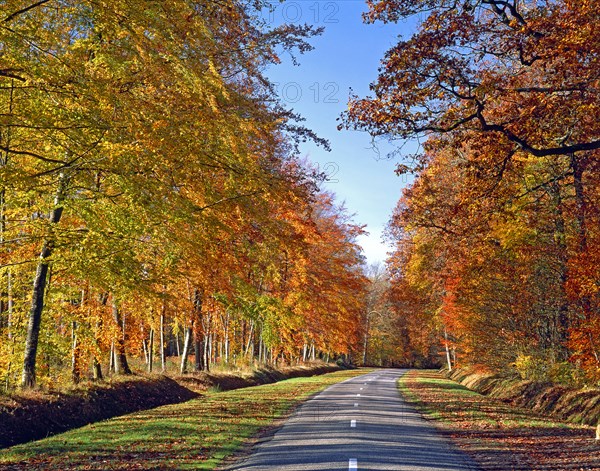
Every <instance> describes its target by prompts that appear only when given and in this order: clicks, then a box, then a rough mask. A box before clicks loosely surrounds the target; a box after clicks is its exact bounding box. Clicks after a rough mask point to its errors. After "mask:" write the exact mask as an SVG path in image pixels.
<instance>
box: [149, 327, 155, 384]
mask: <svg viewBox="0 0 600 471" xmlns="http://www.w3.org/2000/svg"><path fill="white" fill-rule="evenodd" d="M153 367H154V329H153V328H150V339H149V340H148V373H152V368H153Z"/></svg>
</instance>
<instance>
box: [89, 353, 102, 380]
mask: <svg viewBox="0 0 600 471" xmlns="http://www.w3.org/2000/svg"><path fill="white" fill-rule="evenodd" d="M92 377H93V378H94V381H100V380H102V379H103V378H104V376H103V375H102V365H101V364H100V362H99V361H98V358H97V357H96V355H94V357H93V358H92Z"/></svg>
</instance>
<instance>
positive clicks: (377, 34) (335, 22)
mask: <svg viewBox="0 0 600 471" xmlns="http://www.w3.org/2000/svg"><path fill="white" fill-rule="evenodd" d="M273 7H274V11H273V12H272V13H266V12H265V13H264V15H265V18H266V19H268V21H272V22H273V23H274V24H280V23H282V22H287V23H295V24H299V23H309V24H313V25H315V26H324V27H325V32H324V33H323V34H322V35H321V36H319V37H316V38H314V39H313V40H312V41H311V43H312V44H313V45H314V47H315V49H314V50H313V51H311V52H309V53H307V54H305V55H302V56H299V57H298V59H299V61H300V65H299V66H294V65H293V64H292V61H291V60H290V59H289V57H285V56H284V57H282V60H283V63H282V64H281V65H279V66H276V67H273V68H271V69H270V70H269V71H268V75H269V76H270V78H271V79H272V80H273V81H274V82H276V83H277V84H278V94H279V96H280V98H281V99H282V100H283V101H284V102H285V103H286V104H287V105H288V107H291V108H292V109H294V110H295V111H297V112H299V113H300V114H301V115H302V116H304V117H305V118H306V123H305V124H306V126H307V127H309V128H310V129H312V130H314V131H315V132H316V133H317V134H318V135H319V136H320V137H323V138H325V139H328V140H329V141H330V143H331V147H332V150H331V152H327V151H325V150H323V149H321V148H318V147H316V146H315V145H313V144H306V145H304V146H303V147H302V149H301V150H302V153H303V154H305V155H307V156H308V158H309V160H310V161H312V162H314V163H316V164H317V165H318V166H319V168H320V169H321V171H324V172H326V173H327V174H328V175H329V176H330V179H331V181H330V182H328V183H326V184H325V188H326V189H328V190H330V191H332V192H334V193H335V194H336V195H337V199H338V201H339V202H345V206H346V208H347V209H348V212H349V213H350V214H355V217H354V220H355V221H356V222H357V223H360V224H366V225H367V231H368V232H369V233H370V235H369V236H365V237H361V238H360V239H359V242H360V244H361V245H362V246H363V249H364V253H365V255H366V257H367V260H368V262H369V263H375V262H378V261H380V262H382V261H384V260H385V258H386V252H387V251H388V250H389V249H388V248H387V247H386V246H385V245H384V243H383V241H382V240H381V234H382V231H383V229H384V228H385V226H386V224H387V221H388V219H389V217H390V215H391V212H392V209H393V208H394V206H395V204H396V202H397V201H398V198H399V197H400V194H401V191H402V188H403V187H404V186H406V183H407V179H406V177H398V176H396V175H395V174H394V168H395V165H396V163H397V162H396V161H390V160H387V159H386V153H387V152H388V151H389V150H390V149H391V147H390V146H389V145H388V144H387V143H385V142H383V143H381V144H380V150H381V155H380V156H378V155H377V153H376V152H375V151H374V150H373V149H372V146H371V138H370V136H369V135H368V134H367V133H363V132H353V131H338V130H337V125H338V124H339V122H338V121H336V118H338V117H339V116H340V114H341V113H342V112H343V111H344V110H345V109H346V108H347V102H348V95H349V90H350V88H352V90H353V91H354V92H355V93H357V94H358V95H359V96H365V95H367V94H368V93H369V84H370V83H371V82H373V81H374V80H375V79H376V77H377V69H378V67H379V65H380V61H381V59H382V58H383V55H384V53H385V51H387V50H388V49H389V48H390V47H391V46H393V45H394V44H395V43H396V41H397V37H398V35H399V34H400V35H402V36H403V37H408V36H409V35H410V32H411V29H412V26H411V25H410V24H408V23H400V24H395V25H383V24H381V23H377V24H370V25H367V24H364V23H363V22H362V18H361V14H362V12H364V11H366V4H365V2H364V1H363V0H338V1H330V0H321V1H318V0H287V1H285V2H284V3H279V2H277V1H274V2H273ZM409 151H410V149H407V152H409Z"/></svg>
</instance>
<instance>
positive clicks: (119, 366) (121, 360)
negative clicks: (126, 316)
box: [112, 300, 131, 375]
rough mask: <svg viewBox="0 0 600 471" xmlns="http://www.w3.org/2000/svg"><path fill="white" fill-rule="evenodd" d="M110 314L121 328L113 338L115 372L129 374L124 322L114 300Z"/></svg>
mask: <svg viewBox="0 0 600 471" xmlns="http://www.w3.org/2000/svg"><path fill="white" fill-rule="evenodd" d="M112 314H113V319H114V321H115V324H117V326H118V327H119V329H120V330H121V335H119V336H117V338H116V340H115V343H114V345H115V373H117V374H124V375H130V374H131V369H129V364H128V363H127V355H126V354H125V323H124V320H123V319H122V317H121V311H120V310H119V307H118V306H117V303H116V301H114V300H113V303H112Z"/></svg>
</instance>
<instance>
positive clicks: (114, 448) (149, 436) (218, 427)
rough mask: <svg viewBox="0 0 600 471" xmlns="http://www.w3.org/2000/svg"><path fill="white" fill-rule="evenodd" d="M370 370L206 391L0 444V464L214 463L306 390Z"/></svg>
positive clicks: (157, 466)
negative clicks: (180, 400) (37, 437)
mask: <svg viewBox="0 0 600 471" xmlns="http://www.w3.org/2000/svg"><path fill="white" fill-rule="evenodd" d="M368 371H370V370H365V369H357V370H346V371H337V372H335V373H329V374H325V375H321V376H314V377H303V378H294V379H289V380H285V381H281V382H278V383H275V384H267V385H262V386H256V387H251V388H244V389H236V390H233V391H218V390H217V389H212V390H208V391H206V392H204V393H202V394H201V396H200V397H198V398H197V399H192V400H190V401H187V402H184V403H181V404H172V405H167V406H162V407H158V408H155V409H151V410H147V411H143V412H136V413H134V414H129V415H124V416H121V417H117V418H113V419H110V420H106V421H102V422H97V423H95V424H91V425H87V426H85V427H83V428H79V429H76V430H71V431H69V432H65V433H62V434H60V435H55V436H53V437H49V438H46V439H43V440H39V441H35V442H30V443H26V444H23V445H17V446H14V447H11V448H7V449H4V450H2V452H1V453H0V469H2V470H41V469H43V470H64V469H69V470H110V469H119V470H132V469H146V470H148V469H152V470H167V469H216V468H218V467H219V466H220V465H222V464H223V463H224V462H225V461H226V459H227V458H228V457H229V456H231V455H232V454H233V453H234V452H239V451H240V449H242V448H243V447H244V446H248V444H249V443H251V442H252V437H257V436H260V435H261V431H262V432H263V433H264V431H265V430H266V429H270V428H272V427H273V425H274V424H277V423H279V422H280V421H281V419H282V418H284V417H286V416H288V415H289V414H290V413H291V412H292V411H293V409H294V407H295V406H296V405H298V404H299V403H301V402H302V401H304V400H305V399H306V398H307V397H308V396H310V395H312V394H315V393H317V392H319V391H321V390H323V389H325V388H326V387H328V386H330V385H332V384H335V383H337V382H340V381H344V380H346V379H349V378H352V377H354V376H357V375H361V374H364V373H365V372H368ZM254 439H256V438H254Z"/></svg>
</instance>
